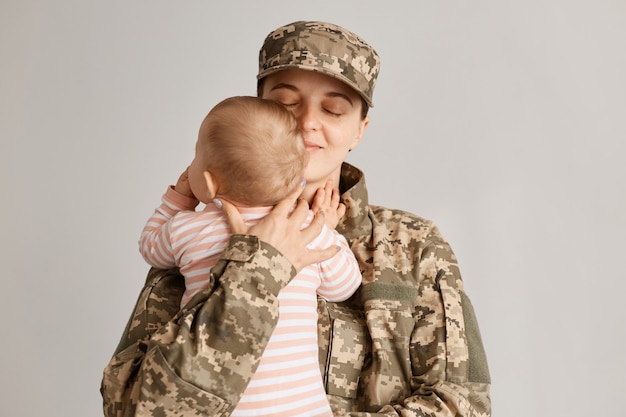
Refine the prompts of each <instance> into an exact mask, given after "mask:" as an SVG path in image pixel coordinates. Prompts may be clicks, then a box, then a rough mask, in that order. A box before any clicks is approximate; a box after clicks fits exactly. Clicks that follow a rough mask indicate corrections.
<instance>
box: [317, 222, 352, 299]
mask: <svg viewBox="0 0 626 417" xmlns="http://www.w3.org/2000/svg"><path fill="white" fill-rule="evenodd" d="M315 243H319V244H320V247H329V246H331V245H334V246H338V247H339V252H337V254H336V255H335V256H333V257H332V258H330V259H328V260H326V261H324V262H320V263H319V264H318V265H319V270H320V277H321V284H320V287H319V288H318V289H317V293H318V294H319V295H320V296H321V297H322V298H324V299H326V300H327V301H332V302H338V301H344V300H347V299H348V298H350V297H351V296H352V294H354V293H355V291H356V290H357V289H358V288H359V286H360V285H361V280H362V277H361V270H360V269H359V263H358V261H357V260H356V258H355V256H354V254H353V253H352V250H351V249H350V246H349V245H348V242H347V241H346V238H345V237H343V236H342V235H341V234H339V233H338V232H337V231H335V230H333V229H330V228H328V227H326V226H324V228H323V229H322V232H321V233H320V236H319V237H318V239H316V240H315Z"/></svg>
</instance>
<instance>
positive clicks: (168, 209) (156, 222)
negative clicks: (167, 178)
mask: <svg viewBox="0 0 626 417" xmlns="http://www.w3.org/2000/svg"><path fill="white" fill-rule="evenodd" d="M161 201H162V203H161V205H160V206H159V207H157V209H156V210H155V211H154V214H153V215H152V217H150V219H148V221H147V222H146V225H145V226H144V228H143V230H142V232H141V236H140V238H139V252H140V253H141V255H142V256H143V258H144V259H145V261H146V262H147V263H148V264H149V265H151V266H154V267H156V268H162V269H166V268H173V267H175V266H178V265H177V263H176V257H175V254H174V250H173V248H172V236H171V234H172V219H173V218H174V216H175V215H176V214H177V213H179V212H181V211H184V210H194V209H195V206H196V204H197V201H196V200H195V199H193V198H191V197H187V196H185V195H182V194H180V193H177V192H176V191H174V188H173V187H172V186H170V187H168V188H167V190H166V191H165V194H163V197H162V199H161Z"/></svg>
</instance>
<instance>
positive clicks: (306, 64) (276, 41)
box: [257, 21, 380, 107]
mask: <svg viewBox="0 0 626 417" xmlns="http://www.w3.org/2000/svg"><path fill="white" fill-rule="evenodd" d="M289 68H299V69H304V70H310V71H319V72H322V73H324V74H326V75H330V76H331V77H334V78H337V79H338V80H340V81H342V82H344V83H346V84H348V85H349V86H350V87H352V88H354V89H355V90H356V91H357V92H358V93H359V94H360V95H361V96H362V97H363V99H365V101H366V102H367V104H368V105H369V106H370V107H373V105H374V103H373V95H374V87H375V86H376V77H377V76H378V72H379V71H380V58H379V56H378V53H376V51H375V50H374V48H372V47H371V46H370V45H369V44H368V43H367V42H365V41H364V40H363V39H361V38H360V37H359V36H357V35H356V34H355V33H352V32H350V31H349V30H347V29H344V28H342V27H341V26H337V25H334V24H332V23H326V22H306V21H299V22H294V23H290V24H288V25H285V26H283V27H280V28H278V29H276V30H275V31H273V32H272V33H270V34H269V35H267V37H266V38H265V42H264V43H263V46H262V47H261V50H260V52H259V73H258V75H257V79H261V78H263V77H266V76H268V75H270V74H272V73H274V72H277V71H281V70H284V69H289Z"/></svg>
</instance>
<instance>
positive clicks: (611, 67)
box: [0, 0, 626, 417]
mask: <svg viewBox="0 0 626 417" xmlns="http://www.w3.org/2000/svg"><path fill="white" fill-rule="evenodd" d="M299 19H311V20H312V19H319V20H328V21H332V22H335V23H338V24H340V25H343V26H346V27H348V28H351V29H352V30H354V31H355V32H357V33H359V34H360V35H362V36H363V37H364V38H365V39H366V40H367V41H369V42H370V43H372V44H373V45H374V46H375V47H376V48H377V50H378V51H379V53H380V55H381V57H382V72H381V74H380V81H379V84H378V88H377V90H376V93H375V97H374V98H375V104H376V107H375V108H374V109H373V110H372V112H371V118H372V121H371V124H370V127H369V130H368V131H367V132H366V135H365V138H364V140H363V142H362V143H361V145H360V147H359V148H358V149H357V150H355V151H354V152H352V153H351V154H350V160H351V161H352V162H354V163H355V164H357V165H358V166H360V167H361V168H363V169H364V170H365V172H366V175H367V177H366V178H367V181H368V184H369V189H370V197H371V201H372V202H373V203H376V204H381V205H385V206H390V207H395V208H401V209H405V210H407V211H411V212H413V213H416V214H419V215H421V216H423V217H426V218H429V219H433V220H434V221H436V223H437V224H438V225H439V227H440V229H441V230H442V232H443V233H444V235H445V236H446V237H447V239H448V240H449V241H450V242H451V244H452V246H453V248H454V249H455V251H456V253H457V255H458V258H459V262H460V265H461V270H462V271H463V276H464V279H465V283H466V288H467V289H468V292H469V294H470V296H471V298H472V300H473V302H474V304H475V308H476V312H477V314H478V318H479V321H480V323H481V329H482V333H483V337H484V342H485V347H486V349H487V353H488V357H489V360H490V367H491V372H492V378H493V390H492V395H493V407H494V415H495V416H511V417H513V416H546V417H552V416H586V415H594V416H624V415H626V411H624V410H623V407H622V406H621V404H622V403H623V398H624V393H625V392H626V383H625V382H624V371H626V359H625V355H624V345H623V343H624V338H625V336H626V331H625V325H624V319H625V318H626V307H625V306H624V301H623V297H624V296H623V294H624V278H625V274H624V263H623V259H624V257H625V250H626V245H625V244H624V237H625V236H624V234H625V233H624V232H626V185H625V180H626V168H625V163H624V155H625V150H626V149H625V148H626V146H625V145H624V142H625V139H626V117H625V116H626V3H624V2H623V1H621V0H615V1H610V0H589V1H580V0H573V1H572V0H547V1H545V0H544V1H515V2H514V1H501V0H498V1H496V0H494V1H482V0H478V1H404V2H396V1H378V2H368V1H363V0H360V1H345V0H344V1H315V2H313V1H310V2H307V3H305V2H295V1H263V2H261V1H258V2H257V1H249V2H244V1H232V2H228V3H226V2H223V3H219V4H218V3H213V2H209V1H185V2H174V1H162V0H158V1H154V0H153V1H145V0H136V1H118V0H114V1H100V2H97V1H78V0H77V1H70V0H58V1H54V2H52V1H33V0H19V1H18V0H3V1H1V2H0V54H1V55H0V56H1V65H0V135H1V136H0V138H1V148H0V167H1V168H0V169H1V172H2V176H1V180H2V183H1V186H2V191H3V194H4V197H3V198H2V201H3V203H2V204H1V205H0V207H1V208H0V215H1V216H2V221H3V226H2V232H1V234H0V236H1V241H0V243H1V250H0V256H1V258H0V261H1V265H2V268H3V274H2V278H1V279H2V290H1V291H2V303H1V304H0V313H1V315H2V318H3V322H4V326H3V327H4V332H3V336H2V342H0V355H1V357H2V362H3V364H2V371H1V372H0V384H1V387H2V389H1V390H0V392H1V394H0V396H1V401H0V415H3V416H39V415H46V416H64V417H65V416H99V415H101V408H100V396H99V393H98V388H99V383H100V378H101V371H102V368H103V367H104V365H105V364H106V362H107V360H108V359H109V357H110V355H111V353H112V351H113V349H114V348H115V345H116V344H117V341H118V338H119V336H120V334H121V332H122V329H123V327H124V325H125V323H126V319H127V318H128V315H129V313H130V310H131V308H132V305H133V303H134V301H135V298H136V296H137V294H138V291H139V289H140V287H141V285H142V282H143V280H144V277H145V273H146V271H147V267H146V265H145V264H144V262H143V260H142V259H141V257H140V255H139V253H138V249H137V239H138V236H139V233H140V231H141V228H142V226H143V224H144V222H145V220H146V219H147V217H148V216H149V215H150V214H151V213H152V210H153V209H154V207H155V206H156V205H157V204H158V203H159V199H160V196H161V193H162V192H163V191H164V189H165V187H166V185H167V184H170V183H173V182H174V181H175V180H176V178H177V176H178V174H179V172H180V171H181V170H182V169H184V167H185V166H186V165H187V164H188V163H189V161H190V160H191V157H192V155H193V145H194V141H195V138H196V133H197V129H198V126H199V123H200V121H201V120H202V118H203V116H204V115H205V113H206V112H207V111H208V110H209V108H210V107H211V106H213V105H214V104H216V103H217V102H218V101H219V100H221V99H222V98H224V97H226V96H231V95H237V94H254V92H255V79H254V76H255V71H256V58H257V52H258V48H259V47H260V45H261V42H262V40H263V38H264V37H265V35H266V34H267V33H268V32H269V31H271V30H273V29H274V28H275V27H277V26H280V25H282V24H286V23H289V22H291V21H294V20H299Z"/></svg>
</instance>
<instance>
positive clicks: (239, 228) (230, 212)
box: [213, 199, 249, 235]
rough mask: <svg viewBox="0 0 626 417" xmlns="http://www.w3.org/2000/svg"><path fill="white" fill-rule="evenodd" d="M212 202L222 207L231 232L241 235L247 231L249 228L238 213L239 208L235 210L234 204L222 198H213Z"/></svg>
mask: <svg viewBox="0 0 626 417" xmlns="http://www.w3.org/2000/svg"><path fill="white" fill-rule="evenodd" d="M213 202H214V203H215V205H216V206H218V207H219V208H221V209H222V212H223V213H224V216H226V221H227V222H228V225H229V226H230V230H231V231H232V232H233V234H242V235H243V234H247V233H248V231H249V230H248V229H249V228H248V226H246V223H245V222H244V221H243V217H241V213H239V210H237V208H236V207H235V206H234V205H232V204H231V203H229V202H228V201H226V200H223V199H215V200H213Z"/></svg>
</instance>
